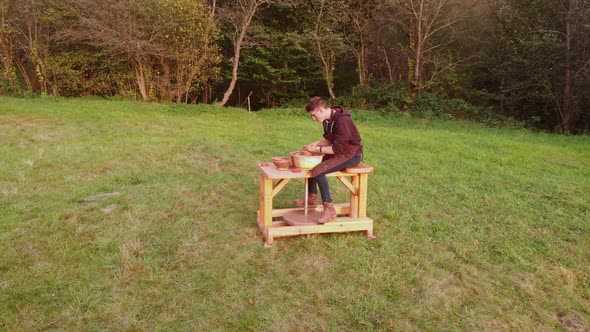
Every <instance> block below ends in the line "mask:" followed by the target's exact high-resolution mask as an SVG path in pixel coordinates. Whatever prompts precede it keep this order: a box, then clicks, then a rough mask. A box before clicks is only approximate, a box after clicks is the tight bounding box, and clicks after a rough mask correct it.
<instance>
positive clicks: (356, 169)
mask: <svg viewBox="0 0 590 332" xmlns="http://www.w3.org/2000/svg"><path fill="white" fill-rule="evenodd" d="M374 170H375V168H373V167H372V166H369V165H367V164H365V163H363V162H361V163H359V164H358V165H356V166H352V167H347V168H345V169H344V172H346V173H352V174H368V173H373V171H374Z"/></svg>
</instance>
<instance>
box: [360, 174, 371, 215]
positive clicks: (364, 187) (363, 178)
mask: <svg viewBox="0 0 590 332" xmlns="http://www.w3.org/2000/svg"><path fill="white" fill-rule="evenodd" d="M359 180H360V182H359V186H358V188H359V198H358V202H359V206H358V216H359V217H366V216H367V191H368V190H369V175H368V174H359Z"/></svg>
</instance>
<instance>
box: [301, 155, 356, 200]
mask: <svg viewBox="0 0 590 332" xmlns="http://www.w3.org/2000/svg"><path fill="white" fill-rule="evenodd" d="M360 162H361V156H354V157H352V158H351V159H349V160H347V161H345V162H343V163H342V164H340V165H337V166H334V167H333V168H331V169H329V170H327V171H325V172H324V173H321V174H320V175H318V176H316V177H314V178H309V188H308V191H309V193H310V194H317V193H318V185H319V186H320V193H321V194H322V202H324V203H332V196H331V195H330V186H329V185H328V177H327V176H326V174H328V173H332V172H337V171H341V170H343V169H345V168H346V167H352V166H356V165H358V163H360Z"/></svg>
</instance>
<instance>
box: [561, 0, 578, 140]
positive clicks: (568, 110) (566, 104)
mask: <svg viewBox="0 0 590 332" xmlns="http://www.w3.org/2000/svg"><path fill="white" fill-rule="evenodd" d="M574 1H575V0H574ZM568 5H569V6H568V8H566V10H567V13H566V19H565V71H564V82H563V101H562V107H561V111H562V123H561V126H560V127H561V132H563V133H569V132H571V130H572V129H573V126H574V123H575V121H576V114H575V113H576V112H575V109H574V105H573V99H574V75H573V68H572V38H573V31H572V20H573V19H572V7H573V6H572V4H571V2H569V1H568Z"/></svg>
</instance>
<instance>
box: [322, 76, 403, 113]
mask: <svg viewBox="0 0 590 332" xmlns="http://www.w3.org/2000/svg"><path fill="white" fill-rule="evenodd" d="M411 102H412V95H411V94H410V92H408V89H407V85H406V84H405V83H398V84H378V85H374V86H372V87H364V86H357V87H355V88H354V89H353V90H352V93H351V94H350V95H348V96H345V97H340V98H335V99H333V100H331V103H332V104H333V105H338V104H339V105H345V106H347V107H353V108H362V109H368V110H379V111H381V112H383V113H389V112H399V111H404V110H406V109H407V108H408V106H409V104H410V103H411Z"/></svg>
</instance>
